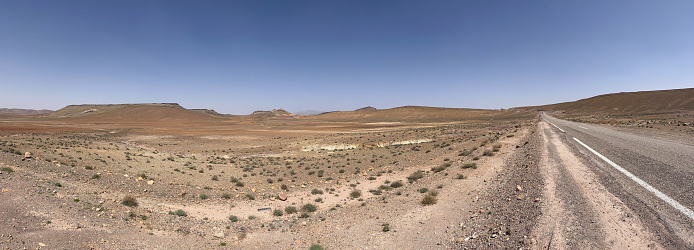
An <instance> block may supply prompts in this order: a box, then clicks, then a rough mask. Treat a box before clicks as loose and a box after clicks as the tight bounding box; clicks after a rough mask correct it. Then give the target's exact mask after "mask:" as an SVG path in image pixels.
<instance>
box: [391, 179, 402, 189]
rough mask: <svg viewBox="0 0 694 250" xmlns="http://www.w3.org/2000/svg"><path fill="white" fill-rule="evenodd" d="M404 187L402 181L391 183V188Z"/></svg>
mask: <svg viewBox="0 0 694 250" xmlns="http://www.w3.org/2000/svg"><path fill="white" fill-rule="evenodd" d="M402 186H403V184H402V181H400V180H398V181H394V182H391V183H390V187H392V188H399V187H402Z"/></svg>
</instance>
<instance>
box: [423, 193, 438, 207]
mask: <svg viewBox="0 0 694 250" xmlns="http://www.w3.org/2000/svg"><path fill="white" fill-rule="evenodd" d="M434 204H436V196H433V195H431V194H427V195H425V196H424V198H423V199H422V205H424V206H429V205H434Z"/></svg>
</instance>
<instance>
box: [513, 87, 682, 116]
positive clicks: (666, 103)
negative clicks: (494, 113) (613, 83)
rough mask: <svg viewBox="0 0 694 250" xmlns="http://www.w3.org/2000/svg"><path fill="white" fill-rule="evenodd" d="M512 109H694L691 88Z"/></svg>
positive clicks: (634, 111) (596, 111)
mask: <svg viewBox="0 0 694 250" xmlns="http://www.w3.org/2000/svg"><path fill="white" fill-rule="evenodd" d="M514 109H524V110H547V111H560V112H564V113H567V114H577V115H578V114H624V113H631V114H643V113H663V112H676V111H683V110H688V111H692V110H694V88H688V89H672V90H656V91H640V92H622V93H614V94H606V95H599V96H595V97H591V98H587V99H581V100H578V101H574V102H564V103H557V104H550V105H542V106H532V107H519V108H514Z"/></svg>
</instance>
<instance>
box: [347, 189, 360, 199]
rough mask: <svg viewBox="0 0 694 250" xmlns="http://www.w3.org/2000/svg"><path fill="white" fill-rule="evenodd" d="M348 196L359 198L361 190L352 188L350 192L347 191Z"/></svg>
mask: <svg viewBox="0 0 694 250" xmlns="http://www.w3.org/2000/svg"><path fill="white" fill-rule="evenodd" d="M349 196H350V197H352V198H355V199H356V198H359V197H361V190H359V189H355V190H352V192H350V193H349Z"/></svg>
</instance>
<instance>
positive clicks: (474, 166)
mask: <svg viewBox="0 0 694 250" xmlns="http://www.w3.org/2000/svg"><path fill="white" fill-rule="evenodd" d="M461 168H463V169H466V168H472V169H477V163H474V162H472V163H465V164H463V166H461Z"/></svg>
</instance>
